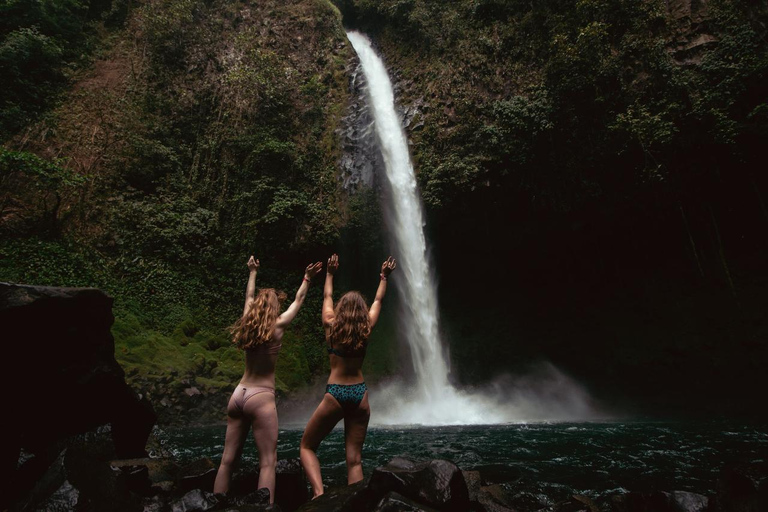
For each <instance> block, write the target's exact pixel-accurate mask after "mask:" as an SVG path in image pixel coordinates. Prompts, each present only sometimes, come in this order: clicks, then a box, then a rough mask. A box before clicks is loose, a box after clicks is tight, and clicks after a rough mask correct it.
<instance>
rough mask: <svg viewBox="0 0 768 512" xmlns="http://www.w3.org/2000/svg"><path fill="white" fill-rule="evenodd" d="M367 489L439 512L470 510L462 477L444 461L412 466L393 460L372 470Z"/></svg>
mask: <svg viewBox="0 0 768 512" xmlns="http://www.w3.org/2000/svg"><path fill="white" fill-rule="evenodd" d="M369 487H370V489H371V490H372V491H373V492H374V493H377V494H379V493H382V494H383V493H386V492H389V491H395V492H398V493H400V494H403V495H405V496H408V497H410V498H413V499H415V500H416V501H418V502H420V503H424V504H426V505H429V506H431V507H434V508H437V509H439V510H467V509H468V508H469V492H468V491H467V484H466V482H465V481H464V476H463V475H462V473H461V470H460V469H459V468H458V467H457V466H456V465H455V464H453V463H452V462H449V461H447V460H432V461H429V462H415V461H412V460H409V459H405V458H401V457H395V458H394V459H392V460H391V461H390V462H389V464H387V465H386V466H383V467H380V468H376V470H374V472H373V475H371V481H370V484H369Z"/></svg>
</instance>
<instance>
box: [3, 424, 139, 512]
mask: <svg viewBox="0 0 768 512" xmlns="http://www.w3.org/2000/svg"><path fill="white" fill-rule="evenodd" d="M82 437H85V436H79V441H80V440H82ZM79 441H78V442H71V443H69V444H68V446H67V447H65V448H64V449H63V450H62V451H61V452H60V453H59V456H58V457H57V458H56V459H55V460H54V462H53V463H52V464H51V465H50V466H49V467H48V468H47V470H46V471H45V473H44V474H43V475H42V476H41V477H40V478H39V479H38V481H37V482H36V484H35V486H34V487H33V488H32V490H31V491H30V492H28V493H27V494H26V495H25V496H24V497H23V498H22V499H20V500H18V501H17V502H16V503H15V505H14V507H13V509H15V510H74V509H75V508H77V509H79V510H115V511H126V512H128V511H135V510H141V508H142V506H141V498H140V497H139V496H138V495H136V494H132V493H131V489H130V487H129V486H130V485H137V486H138V487H139V488H141V489H142V490H145V491H146V490H148V489H147V486H145V485H142V484H141V483H138V484H137V483H136V482H141V480H142V478H141V473H142V471H141V470H139V473H138V475H132V477H128V478H127V479H126V476H125V475H124V474H123V472H122V471H121V470H119V469H115V468H112V467H111V466H110V464H109V463H108V462H107V461H105V460H102V459H100V458H99V457H97V456H94V455H93V454H91V453H90V452H89V451H88V450H87V448H84V447H83V445H82V443H80V442H79ZM131 478H133V479H134V480H133V481H132V480H131ZM68 503H75V505H76V507H75V506H73V507H70V508H67V506H68V505H67V504H68Z"/></svg>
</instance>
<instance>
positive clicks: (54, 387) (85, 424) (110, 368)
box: [0, 283, 156, 507]
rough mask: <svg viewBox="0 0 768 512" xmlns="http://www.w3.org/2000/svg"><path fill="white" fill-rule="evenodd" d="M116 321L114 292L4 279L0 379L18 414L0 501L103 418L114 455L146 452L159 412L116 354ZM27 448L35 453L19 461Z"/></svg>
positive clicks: (24, 487)
mask: <svg viewBox="0 0 768 512" xmlns="http://www.w3.org/2000/svg"><path fill="white" fill-rule="evenodd" d="M113 320H114V318H113V316H112V299H111V298H110V297H108V296H107V295H106V294H105V293H103V292H102V291H100V290H97V289H93V288H54V287H44V286H26V285H17V284H9V283H0V326H2V327H1V328H2V338H3V340H4V341H5V343H4V346H3V349H4V357H3V359H4V361H5V362H6V365H5V367H4V368H3V371H2V372H0V375H1V376H2V377H0V378H1V379H2V381H0V382H2V388H3V389H6V390H13V392H12V393H7V394H6V404H5V408H6V411H8V412H9V413H10V414H12V416H13V417H14V418H16V420H15V421H13V422H9V423H8V424H7V425H6V428H7V429H10V432H7V433H6V434H5V436H4V437H5V439H4V442H3V444H2V445H3V446H2V451H1V452H0V472H2V474H4V475H12V476H11V480H10V482H9V485H7V486H3V488H4V489H3V491H4V492H3V495H2V496H0V507H3V506H5V505H6V504H7V503H9V502H10V501H12V500H14V499H17V498H19V497H20V496H22V495H23V494H25V493H26V492H28V491H29V490H30V487H29V483H30V482H34V481H35V480H36V479H38V478H39V477H40V476H41V475H42V472H43V471H45V469H46V468H47V467H48V466H49V465H50V463H51V462H53V461H54V460H55V458H56V457H57V455H58V453H59V451H60V450H59V449H58V448H57V447H59V446H60V445H61V443H62V442H64V441H65V440H66V439H67V438H68V437H70V436H72V435H75V434H78V433H84V432H87V431H89V430H92V429H94V428H95V427H97V426H99V425H104V424H110V425H111V429H110V435H111V437H112V439H113V441H114V451H115V452H116V453H115V454H113V457H114V456H117V457H120V458H128V457H143V456H145V451H144V446H145V444H146V442H147V437H148V436H149V433H150V431H151V429H152V426H153V425H154V423H155V419H156V416H155V413H154V411H153V409H152V406H151V405H150V404H149V403H148V402H147V401H146V400H142V399H140V398H139V397H138V396H137V395H136V394H135V393H134V392H133V390H132V389H131V388H130V387H129V386H128V385H127V384H126V382H125V379H124V373H123V370H122V368H120V365H118V364H117V362H116V361H115V357H114V340H113V338H112V334H111V332H110V329H111V327H112V322H113ZM22 448H23V449H24V450H25V451H26V452H29V453H30V454H32V455H34V457H33V458H32V459H31V460H30V461H29V462H28V463H26V464H24V465H23V466H22V467H21V468H17V463H18V460H19V453H20V450H21V449H22ZM27 464H30V466H29V467H28V469H27V470H24V466H27Z"/></svg>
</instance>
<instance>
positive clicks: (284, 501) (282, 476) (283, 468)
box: [229, 458, 309, 512]
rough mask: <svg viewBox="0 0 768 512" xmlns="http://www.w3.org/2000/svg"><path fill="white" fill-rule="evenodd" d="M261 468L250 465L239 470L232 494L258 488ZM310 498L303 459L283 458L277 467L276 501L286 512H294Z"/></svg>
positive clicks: (243, 493) (239, 494)
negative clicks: (302, 465) (302, 463)
mask: <svg viewBox="0 0 768 512" xmlns="http://www.w3.org/2000/svg"><path fill="white" fill-rule="evenodd" d="M258 483H259V468H258V467H250V468H246V469H241V470H239V471H237V472H236V473H235V474H234V475H233V477H232V483H231V485H230V486H229V495H230V496H243V495H246V494H250V493H253V492H254V491H256V490H257V488H258ZM307 500H309V490H308V487H307V479H306V477H305V476H304V468H302V467H301V461H300V460H299V459H298V458H295V459H283V460H279V461H277V466H276V467H275V503H277V504H279V505H280V508H281V509H282V510H284V511H285V512H292V511H293V510H296V509H297V508H298V507H299V506H301V505H303V504H304V503H306V502H307Z"/></svg>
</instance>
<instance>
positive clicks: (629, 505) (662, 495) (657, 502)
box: [610, 492, 674, 512]
mask: <svg viewBox="0 0 768 512" xmlns="http://www.w3.org/2000/svg"><path fill="white" fill-rule="evenodd" d="M610 503H611V512H673V511H674V509H673V508H672V502H671V499H670V494H669V493H666V492H628V493H626V494H617V495H614V496H611V500H610Z"/></svg>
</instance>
